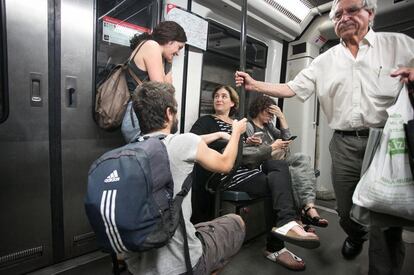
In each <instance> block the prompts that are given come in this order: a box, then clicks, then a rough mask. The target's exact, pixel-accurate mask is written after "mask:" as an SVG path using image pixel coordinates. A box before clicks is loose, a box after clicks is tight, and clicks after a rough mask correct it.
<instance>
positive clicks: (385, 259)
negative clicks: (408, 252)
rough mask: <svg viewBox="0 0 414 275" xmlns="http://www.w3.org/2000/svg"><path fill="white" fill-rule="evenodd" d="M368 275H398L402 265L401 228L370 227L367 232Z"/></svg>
mask: <svg viewBox="0 0 414 275" xmlns="http://www.w3.org/2000/svg"><path fill="white" fill-rule="evenodd" d="M369 235H370V237H369V272H368V274H369V275H399V274H400V273H401V268H402V266H403V263H404V257H405V246H404V242H403V240H402V228H401V227H390V228H388V229H385V230H384V229H383V228H378V227H372V228H370V231H369Z"/></svg>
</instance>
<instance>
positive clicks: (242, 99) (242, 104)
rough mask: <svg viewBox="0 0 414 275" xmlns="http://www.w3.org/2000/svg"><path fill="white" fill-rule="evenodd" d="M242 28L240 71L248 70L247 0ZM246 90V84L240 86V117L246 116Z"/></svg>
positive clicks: (243, 10)
mask: <svg viewBox="0 0 414 275" xmlns="http://www.w3.org/2000/svg"><path fill="white" fill-rule="evenodd" d="M241 19H242V20H241V30H240V71H243V72H244V71H246V25H247V0H242V18H241ZM245 101H246V91H245V88H244V85H241V86H240V107H239V119H242V118H243V117H244V116H245V106H246V102H245Z"/></svg>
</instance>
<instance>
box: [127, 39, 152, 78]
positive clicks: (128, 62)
mask: <svg viewBox="0 0 414 275" xmlns="http://www.w3.org/2000/svg"><path fill="white" fill-rule="evenodd" d="M147 41H148V40H144V41H142V43H141V44H139V46H138V48H137V50H136V51H135V53H134V54H133V55H131V56H130V57H129V58H128V61H127V62H125V64H126V67H127V68H128V72H129V75H130V76H131V77H132V78H133V79H134V80H135V82H137V83H138V85H141V84H142V81H141V79H139V77H138V76H137V75H136V74H135V73H134V72H133V71H132V70H131V68H130V65H129V64H130V63H131V61H133V60H134V58H135V56H136V55H137V53H138V51H139V50H140V49H141V47H142V45H144V44H145V42H147Z"/></svg>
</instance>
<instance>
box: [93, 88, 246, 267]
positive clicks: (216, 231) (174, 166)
mask: <svg viewBox="0 0 414 275" xmlns="http://www.w3.org/2000/svg"><path fill="white" fill-rule="evenodd" d="M174 92H175V91H174V87H173V86H172V85H170V84H166V83H158V82H147V83H144V84H142V85H141V86H140V87H139V88H138V89H137V91H136V93H135V95H134V96H133V108H134V111H135V112H136V114H137V116H138V117H139V118H140V127H141V131H142V135H143V137H142V138H141V140H143V141H141V142H140V141H136V142H135V143H130V144H128V145H126V146H124V147H121V148H117V149H114V150H112V151H111V152H108V153H106V154H104V155H103V156H102V157H101V158H99V159H98V160H97V161H95V163H94V164H93V165H92V167H91V169H90V171H89V182H88V194H87V197H86V200H85V205H86V212H87V214H88V217H89V220H90V222H91V225H92V227H93V228H94V230H95V232H96V234H97V239H98V242H99V244H100V246H101V247H102V248H103V249H104V250H106V251H108V252H112V253H123V254H124V255H125V259H126V263H127V266H128V270H129V271H130V272H131V273H132V274H210V273H211V272H214V271H216V270H219V269H220V268H222V267H223V266H224V265H225V264H226V263H227V261H228V260H229V259H230V257H232V256H233V255H234V254H236V253H237V252H238V250H239V249H240V247H241V246H242V243H243V240H244V236H245V225H244V222H243V220H242V219H241V217H240V216H238V215H234V214H229V215H225V216H222V217H219V218H217V219H215V220H213V221H210V222H206V223H200V224H196V225H193V224H192V223H191V222H190V217H191V214H192V208H191V192H189V194H188V195H187V193H188V191H190V188H191V178H192V175H191V173H192V170H193V166H194V163H195V162H197V163H199V164H200V165H201V166H203V167H204V168H205V169H207V170H211V171H214V172H219V173H228V172H229V171H230V170H231V169H232V168H233V165H234V163H235V160H236V156H237V150H238V143H239V140H240V135H241V134H243V133H244V132H245V130H246V119H243V120H240V121H235V122H234V123H233V134H232V135H231V136H230V139H229V141H228V145H227V146H226V148H225V150H224V151H223V153H218V152H217V151H215V150H212V149H210V148H209V147H208V146H207V145H206V143H205V141H204V140H203V138H202V137H200V136H197V135H195V134H192V133H186V134H171V133H175V132H176V131H177V125H178V120H177V102H176V100H175V98H174ZM208 138H209V139H211V138H217V139H218V138H222V135H221V134H220V133H215V134H212V136H211V135H210V136H209V137H208ZM140 144H142V145H143V146H141V145H140ZM138 147H140V148H138ZM162 148H165V149H166V154H165V155H166V156H167V157H166V158H163V153H162ZM142 150H143V151H145V153H142V152H143V151H142ZM157 150H158V151H159V152H158V153H157V152H156V151H157ZM157 154H158V155H157ZM146 156H147V158H148V161H147V160H145V159H146V158H145V157H146ZM131 158H132V160H133V161H131ZM163 159H166V160H167V162H164V163H163V161H164V160H163ZM154 160H156V162H157V163H152V162H154ZM134 163H136V164H135V166H136V167H133V166H134ZM114 167H115V168H114ZM125 167H129V171H125V170H127V169H126V168H125ZM105 169H106V170H105ZM141 169H142V170H143V171H142V172H141V173H143V174H140V176H139V177H137V178H135V179H134V174H135V173H138V172H137V171H140V170H141ZM149 170H151V171H150V172H148V175H147V173H146V171H149ZM115 172H116V173H115ZM125 172H126V173H125ZM138 174H139V173H138ZM151 175H152V176H151ZM164 175H167V177H165V176H164ZM168 176H169V178H170V179H172V182H173V183H172V185H171V187H172V188H171V189H172V190H171V191H172V192H171V194H168V188H167V189H165V186H169V185H165V184H159V183H160V182H167V183H168V182H169V181H171V180H168ZM150 177H151V178H152V181H151V180H150V181H149V182H150V184H149V185H148V184H147V185H145V184H144V185H141V187H138V186H137V187H128V188H129V189H130V190H129V191H125V190H122V189H123V187H122V186H123V185H125V186H127V185H130V186H132V185H135V184H136V182H138V181H148V178H150ZM160 178H165V179H166V180H160ZM127 180H129V181H128V182H123V181H127ZM111 185H112V187H111ZM142 186H143V187H142ZM133 188H135V191H133V190H132V189H133ZM157 190H161V191H160V192H157ZM109 193H110V194H111V195H109ZM165 195H166V197H167V198H169V197H171V198H174V199H172V200H171V201H169V200H168V199H166V198H163V196H164V197H165ZM120 196H122V199H121V197H120ZM147 197H148V198H149V199H146V198H147ZM131 198H132V201H133V202H135V201H137V203H131V204H129V205H128V206H125V205H126V204H127V201H128V200H130V199H131ZM138 201H139V203H138ZM178 201H179V203H178ZM165 202H167V203H166V207H164V208H162V204H164V203H165ZM137 204H140V206H136V205H137ZM154 205H155V206H156V207H155V208H158V209H157V211H158V212H160V213H161V214H160V215H158V216H159V217H160V218H159V220H158V221H156V222H155V223H153V221H154V220H156V218H157V215H155V216H154V215H151V214H152V212H151V211H152V209H153V208H154ZM180 206H181V207H180ZM122 208H124V210H122ZM134 208H137V209H136V210H134ZM143 209H145V211H143ZM180 209H181V210H182V212H181V211H180ZM157 211H155V212H154V213H155V214H157ZM162 212H163V213H162ZM125 213H131V214H130V216H132V217H128V216H125ZM134 213H135V214H134ZM136 213H138V214H136ZM166 213H168V215H166ZM177 213H180V214H181V213H182V214H181V215H180V226H178V227H177V225H176V226H173V227H170V225H172V224H174V223H176V220H177V219H178V218H174V217H175V216H177ZM169 216H171V217H172V218H171V220H168V218H169ZM170 221H171V222H170ZM184 224H185V226H181V225H184ZM152 225H154V226H152ZM148 228H150V229H148ZM171 228H172V229H171ZM165 229H167V230H165ZM133 231H135V233H136V234H135V233H134V232H133ZM146 231H147V232H146ZM165 231H167V234H164V232H165ZM168 232H170V233H171V236H169V237H167V238H164V240H163V241H162V242H160V241H159V240H160V235H168Z"/></svg>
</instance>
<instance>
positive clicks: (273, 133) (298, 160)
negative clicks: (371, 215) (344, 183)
mask: <svg viewBox="0 0 414 275" xmlns="http://www.w3.org/2000/svg"><path fill="white" fill-rule="evenodd" d="M249 115H250V118H251V120H250V121H249V123H248V125H247V131H246V134H247V136H249V137H252V138H254V139H253V141H254V142H255V143H257V144H261V143H264V144H268V145H271V144H272V143H276V144H277V145H278V146H279V148H278V149H277V150H275V151H273V154H272V155H273V158H275V159H284V160H286V161H287V163H288V164H289V170H290V175H291V178H292V189H293V194H294V198H295V201H296V204H297V206H299V207H300V208H301V218H302V222H303V223H304V224H311V225H315V226H319V227H327V226H328V221H327V220H326V219H322V218H321V217H320V216H319V214H318V211H317V210H316V208H315V199H316V177H315V171H314V169H313V167H312V165H311V158H310V156H307V155H305V154H303V153H295V154H289V150H288V147H283V145H279V144H281V142H282V141H283V140H291V138H292V135H291V133H290V130H289V126H288V123H287V120H286V118H285V116H284V114H283V112H282V111H281V110H280V108H279V107H278V106H277V105H276V103H275V102H274V100H273V99H271V98H270V97H268V96H264V95H259V96H258V97H257V98H256V99H255V100H254V101H253V102H252V103H251V104H250V108H249ZM274 117H277V118H278V119H279V123H280V130H279V129H277V128H276V127H275V125H274V123H273V118H274ZM255 133H263V135H262V136H261V137H255Z"/></svg>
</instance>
